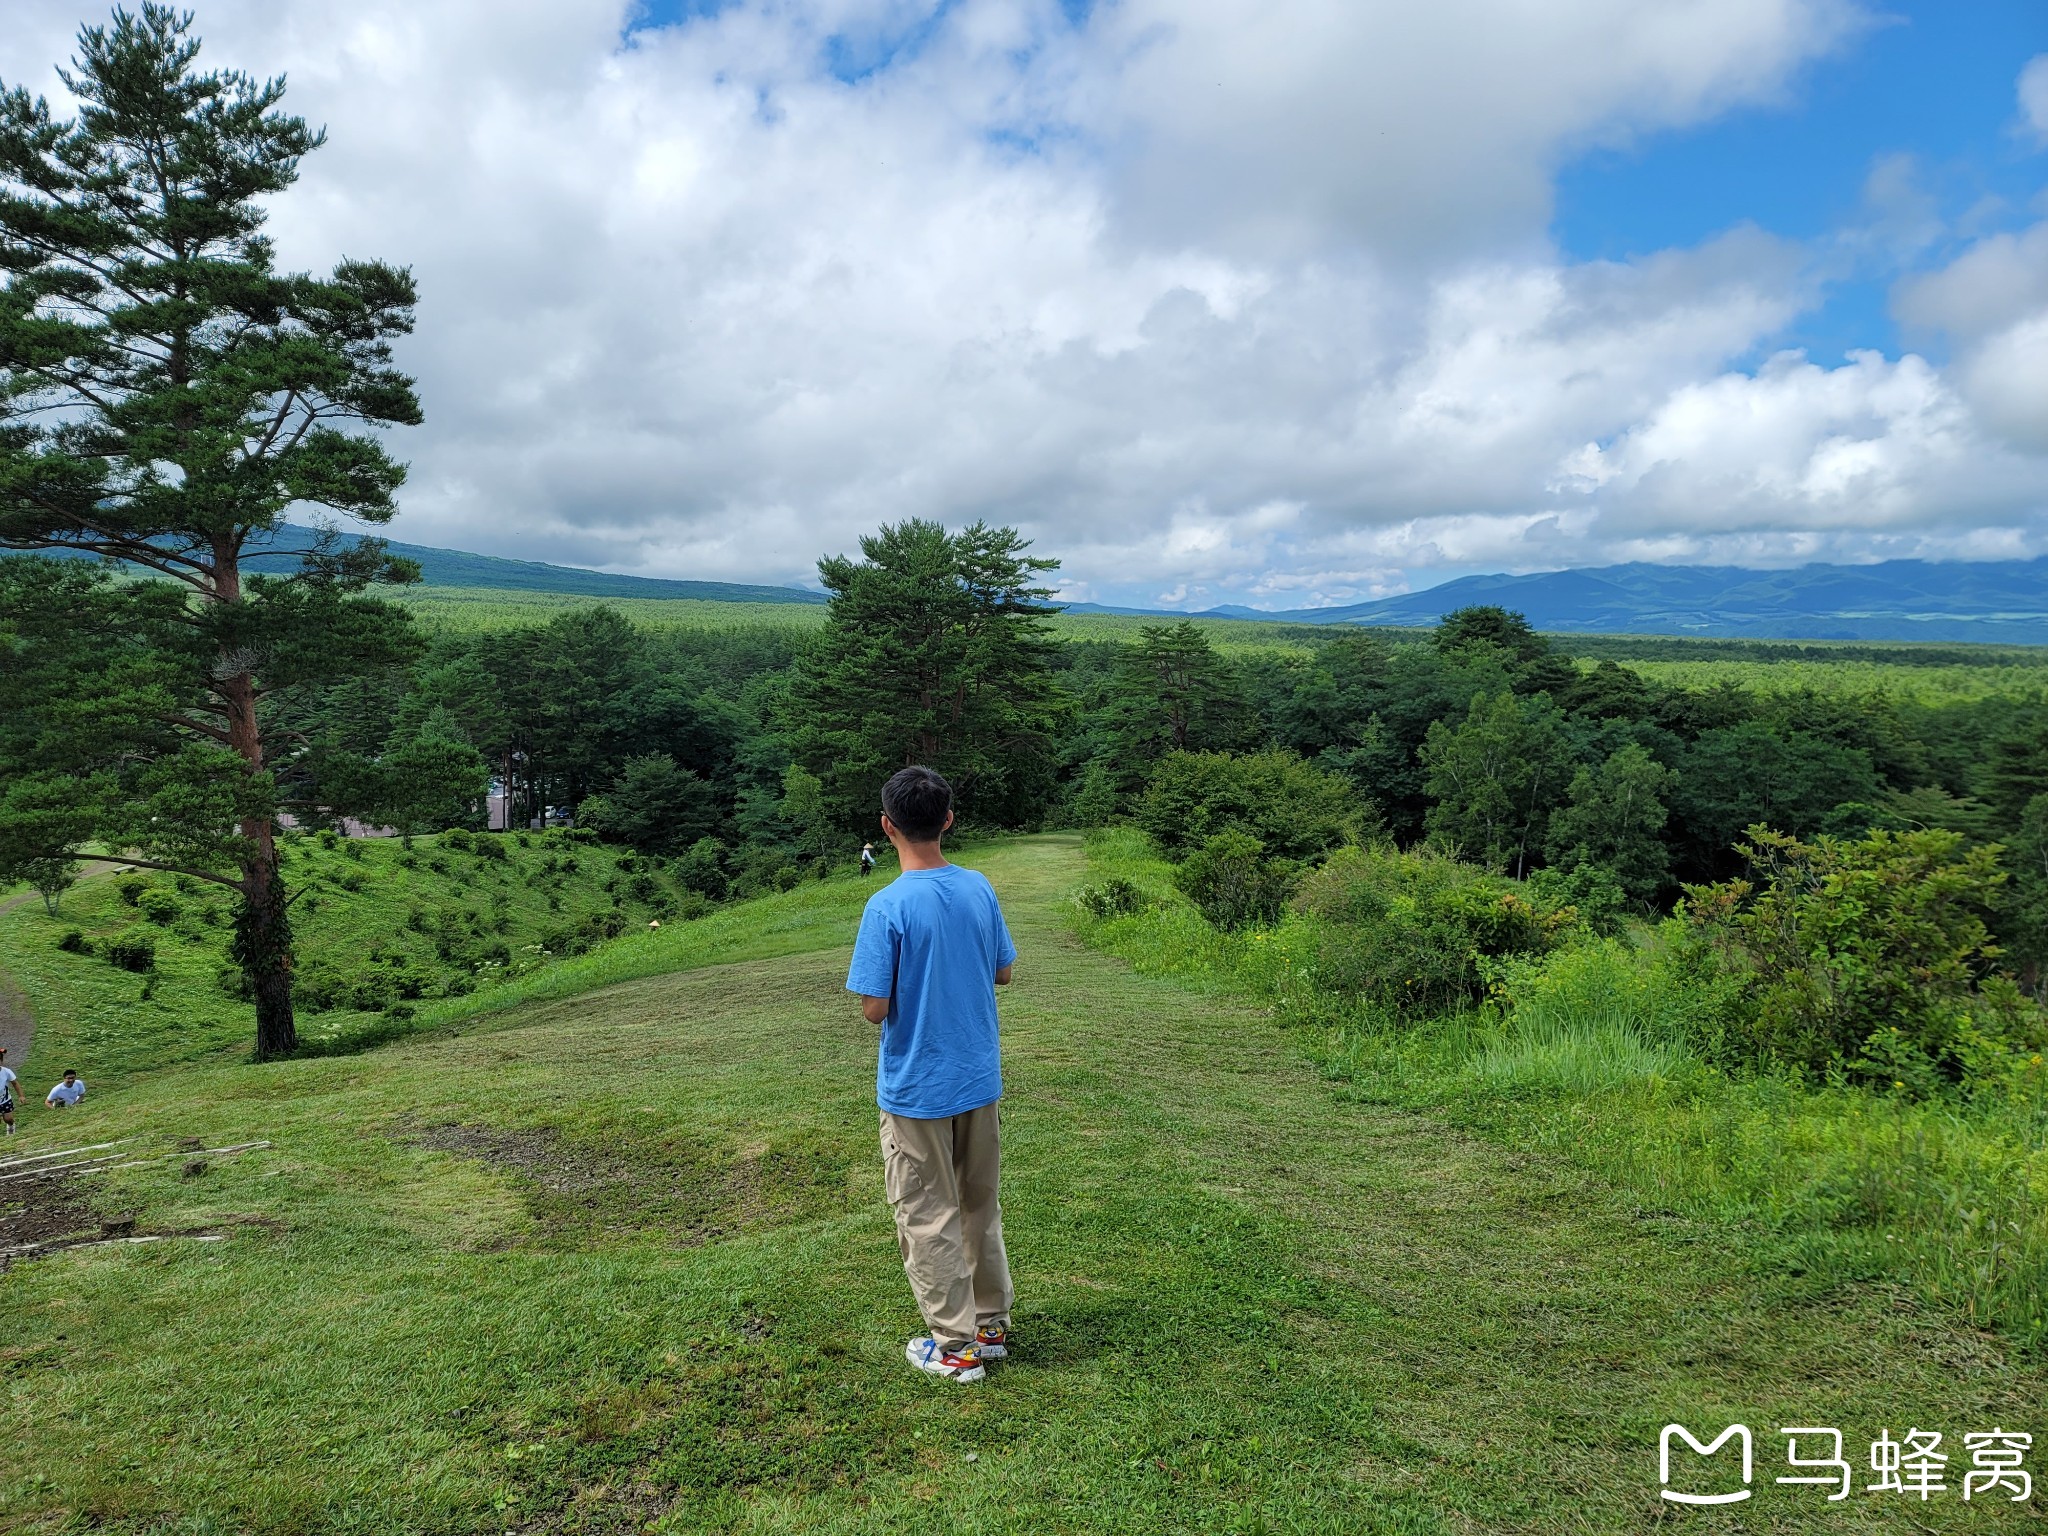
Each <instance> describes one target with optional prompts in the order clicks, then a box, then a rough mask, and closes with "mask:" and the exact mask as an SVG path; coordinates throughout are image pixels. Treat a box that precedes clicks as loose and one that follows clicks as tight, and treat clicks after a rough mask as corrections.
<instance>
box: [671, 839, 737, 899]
mask: <svg viewBox="0 0 2048 1536" xmlns="http://www.w3.org/2000/svg"><path fill="white" fill-rule="evenodd" d="M675 874H676V879H677V880H679V881H680V882H682V884H683V886H684V887H685V888H687V889H689V890H692V891H698V892H701V893H702V894H703V895H705V896H707V897H709V898H710V899H711V900H713V901H720V900H723V899H724V897H725V893H726V888H727V881H726V876H725V844H723V843H721V842H720V841H719V840H718V839H717V838H715V837H700V838H698V839H697V841H696V842H694V843H692V844H691V845H690V847H689V850H688V851H687V852H685V853H684V854H682V855H681V856H680V857H679V858H677V860H676V870H675Z"/></svg>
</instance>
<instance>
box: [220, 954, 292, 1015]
mask: <svg viewBox="0 0 2048 1536" xmlns="http://www.w3.org/2000/svg"><path fill="white" fill-rule="evenodd" d="M213 984H214V985H215V986H216V987H218V988H220V990H221V991H223V992H225V993H226V994H227V995H228V996H229V997H232V998H233V999H234V1000H235V1001H236V1002H238V1003H246V1002H251V1001H253V1000H254V998H255V993H254V992H252V991H251V990H250V988H249V974H248V972H246V971H244V970H243V969H242V968H241V967H240V966H239V965H224V966H222V967H221V968H220V969H219V970H217V971H215V972H214V973H213ZM292 998H293V1001H294V1002H296V1003H297V1004H298V1005H299V1006H301V1007H304V1006H305V983H304V982H303V981H299V982H297V983H295V984H294V986H293V988H292ZM315 1011H317V1010H315Z"/></svg>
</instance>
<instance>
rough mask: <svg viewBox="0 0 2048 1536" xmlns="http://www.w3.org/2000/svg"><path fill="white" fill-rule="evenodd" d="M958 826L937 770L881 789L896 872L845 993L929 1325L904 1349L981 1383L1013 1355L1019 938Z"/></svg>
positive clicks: (875, 900) (931, 1369)
mask: <svg viewBox="0 0 2048 1536" xmlns="http://www.w3.org/2000/svg"><path fill="white" fill-rule="evenodd" d="M952 825H953V787H952V786H951V785H950V784H948V783H947V782H946V781H945V780H944V779H943V778H941V777H940V776H939V775H938V774H936V773H934V772H933V771H932V770H931V769H929V768H905V769H904V770H902V772H900V773H898V774H896V775H895V776H894V777H893V778H891V779H890V780H889V782H888V783H887V784H885V785H883V786H882V830H883V832H885V833H887V834H888V838H889V841H890V842H892V843H894V844H895V845H896V851H897V853H898V854H899V855H900V856H901V858H902V861H903V873H902V874H900V875H898V876H897V877H896V878H895V879H894V880H892V881H891V882H890V883H889V884H888V885H886V886H884V887H883V888H882V889H881V890H879V891H877V892H875V894H874V895H873V896H871V897H869V898H868V904H867V907H866V909H865V910H864V911H863V912H862V913H861V919H860V937H859V938H858V939H856V940H855V941H854V946H853V966H852V968H851V969H850V970H849V971H848V972H847V974H846V990H847V991H849V992H857V993H859V994H860V999H861V1011H862V1012H863V1013H864V1014H866V1015H867V1020H868V1022H869V1023H870V1024H879V1025H881V1026H882V1053H881V1060H880V1062H879V1064H878V1065H877V1067H876V1070H875V1097H876V1099H877V1101H878V1102H879V1103H880V1104H881V1108H882V1166H883V1171H884V1174H885V1179H886V1183H887V1186H888V1192H889V1204H890V1205H891V1206H892V1207H894V1208H895V1211H896V1241H897V1245H898V1246H899V1247H900V1248H901V1249H902V1250H903V1269H904V1273H906V1274H907V1275H909V1276H910V1289H911V1291H912V1292H913V1293H914V1294H915V1295H916V1297H917V1305H918V1310H919V1311H921V1312H923V1313H924V1320H925V1323H926V1325H927V1326H928V1327H929V1328H930V1330H931V1331H930V1333H929V1334H926V1335H920V1336H919V1337H917V1338H914V1339H912V1340H911V1341H910V1343H909V1344H908V1345H906V1346H905V1348H904V1353H905V1354H906V1355H907V1356H908V1357H909V1360H910V1363H911V1364H912V1365H914V1366H916V1367H917V1368H918V1369H919V1370H921V1371H925V1372H927V1373H929V1374H930V1375H933V1376H941V1377H944V1378H946V1379H948V1380H951V1381H979V1380H981V1377H982V1362H983V1361H985V1360H1000V1359H1001V1358H1003V1357H1004V1356H1005V1355H1007V1354H1008V1353H1009V1347H1008V1342H1009V1326H1010V1303H1011V1291H1010V1265H1009V1260H1008V1258H1007V1257H1006V1256H1005V1255H1004V1253H1003V1210H1002V1206H1001V1204H1000V1203H999V1202H998V1200H997V1197H996V1196H997V1191H996V1183H997V1168H998V1164H999V1153H998V1150H997V1144H996V1133H997V1118H996V1101H997V1100H998V1099H999V1098H1001V1097H1002V1093H1003V1074H1002V1067H1001V1064H1000V1062H999V1059H998V1052H997V1046H996V992H995V989H996V988H997V987H1000V986H1007V985H1008V984H1009V980H1010V968H1011V966H1012V965H1013V964H1014V963H1015V961H1016V959H1017V946H1016V945H1014V944H1012V943H1011V942H1010V930H1009V929H1008V928H1007V927H1005V926H1004V923H1003V909H1002V908H1001V907H1000V906H999V905H997V903H996V893H995V890H994V888H993V887H991V886H990V885H989V883H988V880H987V879H986V877H984V876H983V875H981V874H979V873H978V872H976V871H974V870H971V869H962V868H961V867H960V866H959V865H957V864H948V863H947V862H946V856H945V855H944V854H943V853H942V852H940V850H939V839H940V838H941V837H942V836H944V834H945V831H946V829H947V828H948V827H950V826H952Z"/></svg>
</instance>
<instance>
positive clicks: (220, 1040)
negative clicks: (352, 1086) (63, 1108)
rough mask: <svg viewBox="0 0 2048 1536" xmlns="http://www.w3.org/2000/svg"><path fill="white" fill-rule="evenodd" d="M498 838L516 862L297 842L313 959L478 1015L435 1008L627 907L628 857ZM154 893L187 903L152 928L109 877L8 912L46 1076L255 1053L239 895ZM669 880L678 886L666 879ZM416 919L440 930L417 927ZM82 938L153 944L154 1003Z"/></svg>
mask: <svg viewBox="0 0 2048 1536" xmlns="http://www.w3.org/2000/svg"><path fill="white" fill-rule="evenodd" d="M492 841H493V843H494V844H495V845H497V846H500V847H502V848H503V849H504V851H505V853H506V855H507V857H505V858H503V859H488V858H479V857H477V856H476V855H475V854H472V853H467V852H462V851H458V850H456V849H454V848H446V847H442V846H441V841H440V839H439V838H418V839H415V847H414V850H413V851H412V853H411V854H410V855H408V853H407V851H406V850H405V849H404V848H403V847H401V846H400V844H399V843H398V842H396V841H395V840H391V839H362V840H357V841H354V842H352V843H350V842H344V843H343V844H342V846H341V847H340V848H336V849H328V848H324V847H322V846H321V845H320V844H319V843H318V842H316V841H313V840H311V839H306V840H295V841H294V842H293V843H292V845H291V846H290V847H289V848H288V849H287V855H286V857H287V862H286V869H285V873H286V878H287V879H288V880H289V881H290V882H291V884H292V886H293V888H294V889H295V890H303V891H304V892H305V894H304V895H303V896H301V897H300V898H299V899H298V900H297V901H296V903H295V904H294V906H293V923H294V927H295V930H296V933H297V938H298V948H299V958H300V963H301V965H302V966H312V967H325V968H327V969H329V970H332V971H335V972H339V973H342V974H345V975H349V976H357V975H362V974H365V973H367V972H369V971H371V970H374V969H375V968H377V967H378V966H383V967H384V968H385V969H386V970H390V971H393V972H395V973H403V974H408V975H411V976H413V977H415V978H416V979H417V980H419V981H421V982H424V983H425V984H426V985H425V993H426V999H427V1000H423V1001H421V1002H419V1003H418V1004H417V1005H416V1006H418V1007H419V1008H420V1010H421V1011H422V1012H423V1013H425V1014H429V1015H436V1014H437V1013H459V1012H469V1011H474V1008H475V1007H476V1006H477V1002H473V1001H472V1000H471V999H468V998H463V999H455V1000H451V1002H450V1003H448V1004H442V1005H438V1008H437V1005H436V1004H435V1003H433V1002H432V1001H431V999H432V998H434V997H435V996H437V995H438V994H439V993H440V992H442V991H443V990H445V988H446V986H447V984H448V982H449V981H450V980H451V979H453V978H454V977H456V976H458V975H460V976H465V977H468V978H470V979H471V980H472V981H474V982H476V983H478V984H480V985H481V986H483V987H484V988H485V990H484V991H483V992H481V993H479V994H478V1001H481V1002H485V1003H486V1004H488V1001H489V999H490V996H491V994H490V990H489V989H490V988H491V986H492V984H493V983H502V982H503V981H504V980H505V979H506V978H507V977H508V975H509V976H519V975H521V974H522V973H525V972H528V971H532V970H534V969H535V968H537V967H540V966H542V965H543V964H544V963H545V961H546V959H548V958H552V957H544V956H543V954H542V952H541V948H540V946H541V943H542V941H543V939H545V938H548V937H549V936H551V935H555V934H559V933H561V932H562V931H564V930H569V929H574V928H575V927H576V926H577V925H579V924H580V923H582V922H583V921H584V920H585V919H587V918H590V917H593V916H596V915H599V914H603V913H606V912H610V911H612V910H613V896H612V894H611V893H608V892H606V891H605V890H604V888H603V887H604V884H605V882H606V881H607V880H609V879H610V878H611V876H612V874H613V871H614V869H615V866H616V864H617V862H618V853H617V850H614V849H610V848H606V847H603V846H601V845H597V844H589V843H576V844H570V843H567V842H565V841H563V840H562V839H561V838H560V836H559V834H557V835H555V836H553V837H548V838H533V839H530V840H529V843H528V844H527V845H525V846H521V845H520V844H519V843H518V842H517V841H516V840H513V839H504V838H497V839H493V840H492ZM408 857H410V858H411V860H412V862H411V864H410V865H408V864H407V863H406V860H407V859H408ZM571 858H573V859H574V861H575V864H576V868H575V869H574V870H573V871H568V870H565V869H564V868H563V867H562V861H564V860H566V859H571ZM550 862H552V863H553V866H554V872H552V873H550V872H549V870H548V865H549V864H550ZM152 884H153V885H155V886H156V887H158V888H160V889H163V890H166V891H175V892H176V893H177V897H178V901H179V903H180V906H181V909H182V910H181V911H180V913H179V915H178V918H177V920H176V921H175V922H173V923H171V924H169V925H167V926H162V927H159V926H157V925H155V924H152V923H150V922H147V921H146V920H144V919H143V917H142V915H141V914H140V913H139V912H138V911H137V910H136V908H134V907H132V906H129V905H127V904H126V903H124V902H123V901H122V899H121V897H120V895H119V893H118V890H117V886H116V882H115V881H113V880H109V879H106V878H102V877H95V878H92V879H89V880H87V881H85V882H84V883H82V884H81V885H79V886H78V887H76V888H75V889H73V890H72V891H70V892H68V893H67V894H66V895H65V897H64V900H63V906H62V909H61V910H60V911H59V913H58V914H57V915H56V916H55V917H52V916H49V915H48V914H46V913H45V912H44V910H43V905H42V903H41V902H40V901H27V902H23V903H20V904H18V905H16V906H14V907H13V908H12V909H11V910H10V911H7V912H5V913H4V914H0V971H5V972H8V973H11V974H12V975H13V976H14V977H15V978H16V979H17V981H18V982H19V984H20V986H21V988H22V990H23V991H24V992H25V993H26V994H27V996H28V999H29V1003H30V1007H31V1009H32V1011H33V1013H34V1015H35V1017H36V1018H37V1020H38V1026H37V1030H36V1041H35V1046H34V1051H33V1060H34V1062H35V1063H36V1066H37V1069H38V1071H39V1072H40V1071H42V1070H45V1069H47V1070H50V1071H53V1072H54V1071H56V1070H61V1068H62V1067H65V1066H76V1067H77V1068H78V1070H79V1071H81V1072H82V1073H84V1074H85V1076H86V1079H87V1081H88V1082H98V1081H108V1082H109V1083H110V1084H111V1083H112V1082H113V1081H117V1080H118V1079H120V1078H121V1077H122V1076H124V1075H125V1074H128V1073H132V1072H137V1071H146V1070H149V1069H151V1068H153V1067H157V1066H161V1065H163V1064H164V1063H165V1062H166V1061H175V1060H182V1059H186V1058H189V1057H192V1056H198V1055H205V1054H208V1053H211V1052H215V1051H220V1050H224V1049H226V1050H232V1049H239V1048H243V1047H246V1045H247V1044H248V1042H249V1041H250V1039H251V1038H253V1036H254V1032H255V1023H254V1017H255V1016H254V1010H253V1009H252V1008H251V1007H250V1006H249V1005H248V1004H247V1003H244V1002H240V1001H238V1000H237V999H235V998H234V997H232V996H230V995H228V994H227V993H226V992H223V991H222V990H221V988H220V987H219V986H218V985H217V983H216V978H217V976H218V974H219V972H220V971H221V969H222V967H224V966H226V965H227V963H228V956H227V945H228V938H229V933H230V929H231V923H232V918H231V901H232V898H231V897H230V895H229V894H228V893H226V892H225V891H221V890H219V889H218V888H216V887H213V886H208V885H202V884H200V883H199V882H196V881H188V882H185V883H184V888H183V889H179V888H178V886H177V885H176V884H175V883H174V882H173V880H172V878H171V877H170V876H167V875H161V874H160V875H156V876H154V877H152ZM351 885H353V886H358V887H359V889H354V890H351V889H349V886H351ZM661 885H662V887H663V889H665V890H667V891H670V892H673V891H674V890H675V887H674V885H673V883H672V882H670V881H669V880H668V879H667V877H665V876H664V877H662V880H661ZM551 903H552V905H551ZM414 910H417V911H418V912H419V913H420V914H421V915H422V918H423V920H424V921H425V922H426V923H427V925H428V931H416V930H414V929H412V928H409V927H407V926H406V921H407V918H408V916H409V915H410V914H411V913H412V912H413V911H414ZM653 910H654V909H653V908H652V907H651V906H649V905H648V904H646V903H643V902H635V901H632V900H630V899H629V900H626V901H625V902H624V904H623V912H624V916H625V920H626V922H627V923H628V924H629V926H631V927H634V928H641V927H644V926H645V924H646V923H647V921H648V919H649V917H650V916H651V915H652V912H653ZM451 925H452V926H451ZM73 929H76V930H78V931H80V932H82V933H84V934H86V935H88V936H90V937H91V938H93V939H95V940H104V939H106V938H109V937H112V936H114V935H118V934H121V933H124V932H128V931H131V930H132V931H139V932H143V933H147V934H148V935H149V936H150V937H152V938H153V939H154V940H155V941H156V954H157V970H158V973H159V977H158V982H157V985H156V987H155V988H154V994H153V995H151V996H144V995H143V994H144V991H145V979H144V978H143V977H142V976H139V975H136V974H133V973H132V972H128V971H123V970H117V969H116V968H115V967H113V966H112V965H110V964H108V963H107V961H106V960H104V959H102V958H100V957H98V956H96V955H82V954H71V953H67V952H65V951H62V950H60V949H58V948H57V943H58V940H59V939H60V938H61V937H62V936H63V935H64V934H65V933H66V932H68V931H70V930H73ZM444 933H453V934H454V936H455V940H456V942H455V944H454V945H452V946H451V948H452V949H453V951H454V955H455V958H453V959H451V960H444V959H442V957H441V956H440V954H439V953H438V952H437V938H439V937H440V935H442V934H444ZM557 942H558V941H557ZM498 944H503V945H504V946H505V948H506V950H507V951H508V952H509V954H510V957H511V958H510V963H509V965H508V964H502V963H497V962H484V963H483V968H482V969H481V970H478V969H476V968H475V964H474V963H473V961H472V960H471V959H470V958H467V957H468V956H472V955H475V954H481V953H482V952H483V951H484V950H486V949H490V948H492V947H494V946H496V945H498ZM392 962H399V963H398V964H397V965H393V964H392ZM376 1022H377V1016H376V1015H375V1014H369V1013H363V1012H358V1011H355V1010H352V1009H347V1008H340V1009H336V1010H333V1011H330V1012H326V1013H317V1014H315V1013H306V1014H303V1015H302V1017H301V1019H300V1029H301V1034H302V1035H303V1036H305V1037H306V1038H307V1039H308V1040H311V1041H314V1042H319V1041H323V1040H329V1039H334V1038H336V1037H339V1036H344V1035H346V1034H347V1033H349V1032H352V1031H357V1030H361V1029H363V1028H365V1027H371V1026H374V1024H375V1023H376ZM60 1058H61V1060H60Z"/></svg>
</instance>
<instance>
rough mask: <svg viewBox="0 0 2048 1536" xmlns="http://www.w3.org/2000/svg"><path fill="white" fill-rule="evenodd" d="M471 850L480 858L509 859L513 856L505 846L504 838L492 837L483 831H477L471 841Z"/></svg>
mask: <svg viewBox="0 0 2048 1536" xmlns="http://www.w3.org/2000/svg"><path fill="white" fill-rule="evenodd" d="M470 851H471V852H472V853H474V854H475V855H476V856H477V857H478V858H480V859H499V860H509V859H510V858H511V857H512V855H511V853H510V852H509V851H508V850H507V849H506V847H505V841H504V839H503V838H498V837H492V836H490V835H489V834H488V833H482V832H480V833H477V834H476V836H475V838H474V840H473V841H472V842H471V843H470Z"/></svg>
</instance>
